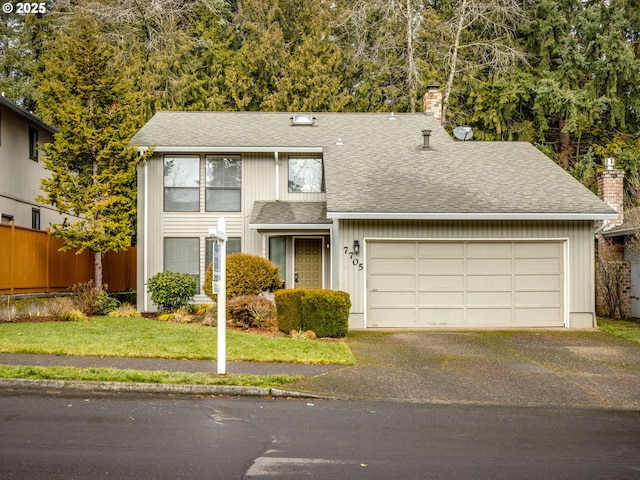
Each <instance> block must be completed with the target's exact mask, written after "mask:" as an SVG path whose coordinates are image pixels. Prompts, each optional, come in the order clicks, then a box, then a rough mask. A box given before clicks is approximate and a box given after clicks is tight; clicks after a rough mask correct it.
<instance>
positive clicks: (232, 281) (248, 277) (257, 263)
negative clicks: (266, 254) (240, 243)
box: [202, 253, 282, 301]
mask: <svg viewBox="0 0 640 480" xmlns="http://www.w3.org/2000/svg"><path fill="white" fill-rule="evenodd" d="M226 272H227V284H226V288H227V290H226V292H227V298H232V297H241V296H243V295H259V294H260V293H262V292H263V291H265V290H272V291H276V290H278V289H279V288H282V280H280V267H278V266H277V265H274V264H273V263H271V262H270V261H269V260H268V259H266V258H263V257H260V256H258V255H250V254H248V253H232V254H231V255H229V256H228V257H227V268H226ZM212 279H213V264H209V266H208V267H207V271H206V274H205V276H204V284H203V286H202V288H203V290H204V293H205V294H206V295H207V296H208V297H209V298H211V299H212V300H214V301H215V299H216V297H217V295H214V293H213V290H212V288H211V281H212Z"/></svg>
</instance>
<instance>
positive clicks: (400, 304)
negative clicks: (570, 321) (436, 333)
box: [366, 241, 565, 328]
mask: <svg viewBox="0 0 640 480" xmlns="http://www.w3.org/2000/svg"><path fill="white" fill-rule="evenodd" d="M366 265H367V327H381V328H396V327H397V328H411V327H416V328H420V327H479V328H482V327H562V326H564V301H565V295H564V247H563V242H558V241H549V242H545V241H535V242H534V241H505V242H500V241H464V242H463V241H447V242H444V241H443V242H440V241H368V242H367V263H366Z"/></svg>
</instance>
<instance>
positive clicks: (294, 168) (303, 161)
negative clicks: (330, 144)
mask: <svg viewBox="0 0 640 480" xmlns="http://www.w3.org/2000/svg"><path fill="white" fill-rule="evenodd" d="M289 192H290V193H295V192H301V193H319V192H324V169H323V168H322V158H319V157H307V158H304V157H302V158H298V157H289Z"/></svg>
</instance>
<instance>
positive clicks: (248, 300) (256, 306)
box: [227, 295, 276, 328]
mask: <svg viewBox="0 0 640 480" xmlns="http://www.w3.org/2000/svg"><path fill="white" fill-rule="evenodd" d="M275 313H276V306H275V305H274V304H273V302H272V301H271V300H268V299H266V298H264V297H261V296H259V295H242V296H240V297H233V298H232V299H230V300H229V301H228V302H227V315H229V319H230V320H231V321H232V322H233V323H235V324H236V325H238V326H241V327H246V328H249V327H258V328H263V327H265V326H266V325H268V324H270V323H274V322H275Z"/></svg>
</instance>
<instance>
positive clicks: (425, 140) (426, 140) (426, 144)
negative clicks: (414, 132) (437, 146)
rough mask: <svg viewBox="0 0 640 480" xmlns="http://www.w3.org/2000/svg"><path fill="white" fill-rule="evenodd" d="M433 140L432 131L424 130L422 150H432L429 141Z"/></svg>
mask: <svg viewBox="0 0 640 480" xmlns="http://www.w3.org/2000/svg"><path fill="white" fill-rule="evenodd" d="M430 138H431V130H422V150H431V145H429V139H430Z"/></svg>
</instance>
